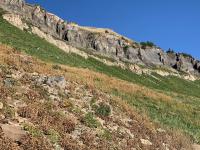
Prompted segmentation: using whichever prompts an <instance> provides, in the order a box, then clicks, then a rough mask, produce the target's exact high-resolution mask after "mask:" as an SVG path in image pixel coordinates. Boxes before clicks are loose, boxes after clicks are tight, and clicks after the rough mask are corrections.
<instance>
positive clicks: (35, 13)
mask: <svg viewBox="0 0 200 150" xmlns="http://www.w3.org/2000/svg"><path fill="white" fill-rule="evenodd" d="M0 6H1V7H2V8H3V9H5V10H7V11H9V12H12V13H16V14H19V15H22V16H23V17H24V19H25V20H26V21H27V22H29V23H31V24H32V25H34V26H37V27H39V28H40V29H41V30H42V31H44V32H45V33H48V34H50V35H52V36H53V37H55V38H57V39H60V40H63V41H65V42H66V43H68V44H70V45H72V46H74V47H77V48H83V49H93V50H96V51H98V52H100V53H103V54H107V55H110V56H112V57H115V58H119V59H121V60H126V61H129V62H132V63H139V64H144V65H148V66H162V65H167V66H171V67H173V68H175V69H177V70H180V71H185V72H189V73H192V74H198V75H199V73H200V62H199V61H198V60H195V59H194V58H192V57H189V56H188V57H187V56H184V55H183V54H179V53H165V52H164V51H163V50H162V49H160V48H157V47H155V46H154V47H146V48H143V47H142V46H141V45H140V44H138V43H136V42H134V41H132V40H130V39H128V38H126V37H124V36H121V35H119V34H117V33H115V32H113V31H112V30H110V29H98V28H91V27H81V26H78V25H76V24H74V23H70V22H66V21H64V20H62V19H60V18H59V17H57V16H56V15H54V14H51V13H49V12H47V11H46V10H44V9H43V8H41V7H40V6H37V5H29V4H27V3H25V1H24V0H1V1H0Z"/></svg>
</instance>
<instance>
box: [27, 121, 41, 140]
mask: <svg viewBox="0 0 200 150" xmlns="http://www.w3.org/2000/svg"><path fill="white" fill-rule="evenodd" d="M23 127H24V130H25V131H27V132H29V134H31V135H32V136H33V137H41V136H42V135H43V133H42V131H40V130H39V129H38V128H36V127H34V126H33V125H30V124H27V123H26V124H24V125H23Z"/></svg>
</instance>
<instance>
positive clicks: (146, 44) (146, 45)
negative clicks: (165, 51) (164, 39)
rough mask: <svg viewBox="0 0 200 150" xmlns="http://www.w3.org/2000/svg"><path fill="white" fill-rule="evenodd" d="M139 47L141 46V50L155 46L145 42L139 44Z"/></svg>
mask: <svg viewBox="0 0 200 150" xmlns="http://www.w3.org/2000/svg"><path fill="white" fill-rule="evenodd" d="M140 45H141V46H142V48H144V49H145V48H146V47H153V46H156V45H155V44H154V43H153V42H150V41H146V42H140Z"/></svg>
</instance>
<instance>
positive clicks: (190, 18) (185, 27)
mask: <svg viewBox="0 0 200 150" xmlns="http://www.w3.org/2000/svg"><path fill="white" fill-rule="evenodd" d="M27 2H29V3H34V4H35V3H37V4H40V5H41V6H42V7H44V8H46V9H47V10H48V11H50V12H52V13H54V14H56V15H58V16H60V17H61V18H63V19H64V20H68V21H73V22H76V23H78V24H80V25H84V26H94V27H105V28H111V29H113V30H114V31H116V32H118V33H120V34H122V35H125V36H127V37H129V38H131V39H133V40H135V41H138V42H140V41H147V40H148V41H152V42H154V43H155V44H156V45H158V46H160V47H161V48H163V49H165V50H167V49H168V48H172V49H174V50H176V51H178V52H185V53H189V54H192V55H193V56H195V57H196V58H198V59H200V0H57V1H52V0H27Z"/></svg>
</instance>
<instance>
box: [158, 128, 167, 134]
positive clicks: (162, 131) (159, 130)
mask: <svg viewBox="0 0 200 150" xmlns="http://www.w3.org/2000/svg"><path fill="white" fill-rule="evenodd" d="M157 131H158V132H160V133H164V132H166V131H165V130H164V129H161V128H159V129H157Z"/></svg>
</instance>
